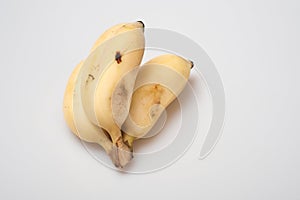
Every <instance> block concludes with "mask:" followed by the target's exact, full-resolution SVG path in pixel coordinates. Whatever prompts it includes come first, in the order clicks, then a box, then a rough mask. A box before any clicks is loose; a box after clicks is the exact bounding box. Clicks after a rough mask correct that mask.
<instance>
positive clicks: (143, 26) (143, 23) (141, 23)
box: [137, 21, 145, 28]
mask: <svg viewBox="0 0 300 200" xmlns="http://www.w3.org/2000/svg"><path fill="white" fill-rule="evenodd" d="M137 22H139V23H141V24H142V26H143V28H145V24H144V22H142V21H137Z"/></svg>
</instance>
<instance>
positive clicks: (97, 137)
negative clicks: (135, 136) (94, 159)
mask: <svg viewBox="0 0 300 200" xmlns="http://www.w3.org/2000/svg"><path fill="white" fill-rule="evenodd" d="M81 67H82V62H81V63H79V64H78V65H77V66H76V68H75V69H74V70H73V72H72V74H71V76H70V78H69V80H68V84H67V87H66V90H65V94H64V101H63V111H64V117H65V120H66V122H67V125H68V126H69V128H70V129H71V131H72V132H73V133H74V134H75V135H76V136H78V137H79V138H80V139H82V140H84V141H86V142H93V143H98V144H99V145H101V146H102V147H103V148H104V150H105V151H106V153H107V154H108V155H109V156H110V157H111V159H112V161H113V163H114V164H115V165H116V166H118V167H119V166H120V164H119V160H118V156H117V151H115V149H113V145H112V142H111V141H110V139H109V138H108V137H107V136H106V135H105V133H104V132H103V130H102V129H101V128H99V127H97V126H95V125H94V124H92V123H91V122H90V121H89V120H88V118H87V117H86V115H85V113H84V110H83V108H82V104H81V103H80V101H81V100H80V96H79V95H78V94H79V93H80V87H78V86H80V85H79V84H78V76H79V72H80V69H81ZM76 83H77V84H76Z"/></svg>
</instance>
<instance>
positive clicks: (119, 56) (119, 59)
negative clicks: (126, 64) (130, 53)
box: [115, 51, 122, 64]
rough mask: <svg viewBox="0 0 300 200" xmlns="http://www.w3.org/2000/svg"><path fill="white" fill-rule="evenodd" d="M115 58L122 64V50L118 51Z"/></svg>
mask: <svg viewBox="0 0 300 200" xmlns="http://www.w3.org/2000/svg"><path fill="white" fill-rule="evenodd" d="M115 60H116V61H117V63H118V64H120V63H121V62H122V55H121V53H120V51H117V52H116V55H115Z"/></svg>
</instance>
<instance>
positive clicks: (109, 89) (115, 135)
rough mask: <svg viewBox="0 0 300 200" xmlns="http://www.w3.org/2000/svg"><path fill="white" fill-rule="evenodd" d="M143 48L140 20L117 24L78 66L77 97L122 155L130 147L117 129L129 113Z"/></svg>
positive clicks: (92, 119) (128, 150)
mask: <svg viewBox="0 0 300 200" xmlns="http://www.w3.org/2000/svg"><path fill="white" fill-rule="evenodd" d="M111 34H113V35H114V37H111V36H110V35H111ZM144 47H145V38H144V24H143V23H142V22H140V21H138V22H134V23H128V24H119V25H117V26H115V27H113V28H112V29H111V30H109V31H106V32H105V33H104V34H103V35H102V36H101V37H100V38H99V39H98V41H97V42H96V44H95V45H94V47H93V48H92V52H91V54H90V55H89V57H88V58H87V59H86V61H85V62H84V63H83V67H82V75H81V91H82V92H81V98H82V103H83V107H84V110H85V112H86V115H87V117H88V119H89V120H90V121H91V122H92V123H93V124H95V125H97V126H99V127H101V128H103V129H105V130H106V131H107V132H108V133H109V135H110V138H111V140H112V142H113V145H114V147H116V148H118V151H124V153H123V155H126V154H128V152H130V149H129V148H128V147H127V146H126V145H125V144H124V143H123V140H122V134H121V131H120V129H121V125H122V124H123V122H124V121H125V119H126V117H127V115H128V112H129V108H130V100H131V96H132V92H133V88H134V82H135V79H136V75H137V72H138V66H139V65H140V63H141V60H142V57H143V54H144Z"/></svg>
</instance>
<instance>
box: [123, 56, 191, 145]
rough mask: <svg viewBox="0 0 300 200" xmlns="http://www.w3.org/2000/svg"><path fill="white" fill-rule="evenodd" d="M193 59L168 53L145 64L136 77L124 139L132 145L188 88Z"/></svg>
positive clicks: (124, 127)
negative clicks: (186, 87) (184, 89)
mask: <svg viewBox="0 0 300 200" xmlns="http://www.w3.org/2000/svg"><path fill="white" fill-rule="evenodd" d="M192 67H193V63H192V62H191V61H187V60H185V59H183V58H181V57H179V56H176V55H171V54H166V55H162V56H158V57H156V58H153V59H151V60H150V61H148V62H147V63H145V64H144V65H143V66H142V67H141V69H140V71H139V74H138V76H137V78H136V83H135V89H134V93H133V95H132V101H131V107H130V111H129V115H128V117H127V119H126V121H125V122H124V124H123V126H122V131H123V140H124V142H125V143H127V144H128V146H129V147H130V148H132V145H133V141H134V140H135V139H138V138H140V137H143V136H144V135H145V134H147V132H148V131H149V130H150V129H151V128H152V127H153V125H154V124H155V122H156V121H157V120H158V118H159V116H160V115H161V113H162V112H163V110H164V109H165V108H166V107H167V106H168V105H169V104H170V103H171V102H172V101H173V100H174V99H176V97H177V96H178V95H179V94H180V92H181V91H182V90H183V88H184V87H185V85H186V83H187V81H188V78H189V75H190V70H191V68H192Z"/></svg>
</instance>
